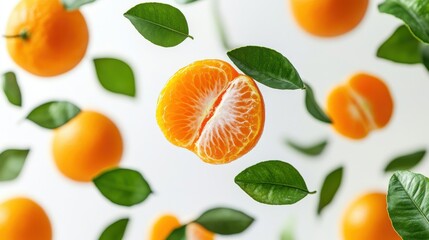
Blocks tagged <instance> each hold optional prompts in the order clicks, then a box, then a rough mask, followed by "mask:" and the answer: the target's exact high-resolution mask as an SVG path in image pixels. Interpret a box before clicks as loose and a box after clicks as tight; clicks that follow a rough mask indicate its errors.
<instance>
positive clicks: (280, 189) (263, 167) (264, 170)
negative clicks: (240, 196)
mask: <svg viewBox="0 0 429 240" xmlns="http://www.w3.org/2000/svg"><path fill="white" fill-rule="evenodd" d="M235 183H236V184H237V185H238V186H240V187H241V189H243V190H244V191H245V192H246V193H247V194H248V195H249V196H250V197H252V198H253V199H254V200H256V201H258V202H260V203H265V204H271V205H287V204H294V203H296V202H298V201H299V200H301V199H303V198H304V197H305V196H307V195H308V194H313V193H315V192H309V191H308V189H307V185H306V184H305V181H304V179H303V178H302V176H301V174H299V172H298V171H297V170H296V169H295V168H294V167H293V166H292V165H290V164H289V163H286V162H282V161H278V160H272V161H266V162H261V163H258V164H256V165H254V166H251V167H249V168H247V169H245V170H244V171H242V172H241V173H240V174H238V175H237V176H236V177H235Z"/></svg>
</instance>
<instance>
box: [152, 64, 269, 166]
mask: <svg viewBox="0 0 429 240" xmlns="http://www.w3.org/2000/svg"><path fill="white" fill-rule="evenodd" d="M157 121H158V125H159V126H160V128H161V129H162V131H163V133H164V135H165V136H166V138H167V139H168V140H169V141H170V142H171V143H173V144H175V145H177V146H180V147H184V148H187V149H189V150H191V151H193V152H194V153H196V154H197V155H198V156H199V157H200V158H201V159H202V160H203V161H205V162H208V163H213V164H221V163H227V162H230V161H232V160H235V159H237V158H238V157H240V156H242V155H243V154H245V153H246V152H247V151H249V150H250V149H251V148H252V147H253V146H254V145H255V144H256V142H257V141H258V139H259V137H260V135H261V133H262V128H263V124H264V104H263V99H262V96H261V94H260V92H259V89H258V88H257V86H256V84H255V83H254V81H253V80H252V79H251V78H249V77H246V76H239V75H238V73H237V72H236V71H235V69H234V68H232V67H231V66H230V65H229V64H228V63H226V62H223V61H220V60H204V61H199V62H195V63H193V64H191V65H189V66H187V67H185V68H183V69H181V70H180V71H179V72H177V73H176V74H175V75H174V76H173V77H172V78H171V79H170V80H169V82H168V83H167V85H166V87H165V88H164V89H163V91H162V93H161V95H160V98H159V100H158V108H157Z"/></svg>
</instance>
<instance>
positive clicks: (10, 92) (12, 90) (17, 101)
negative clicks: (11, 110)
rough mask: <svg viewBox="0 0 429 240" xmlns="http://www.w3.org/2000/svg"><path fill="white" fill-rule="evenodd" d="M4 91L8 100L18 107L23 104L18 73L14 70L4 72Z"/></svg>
mask: <svg viewBox="0 0 429 240" xmlns="http://www.w3.org/2000/svg"><path fill="white" fill-rule="evenodd" d="M2 78H3V92H4V94H5V95H6V98H7V100H8V101H9V102H10V103H11V104H13V105H15V106H18V107H21V106H22V97H21V90H20V89H19V85H18V81H17V80H16V75H15V73H13V72H7V73H5V74H3V77H2Z"/></svg>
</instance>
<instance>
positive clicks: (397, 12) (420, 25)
mask: <svg viewBox="0 0 429 240" xmlns="http://www.w3.org/2000/svg"><path fill="white" fill-rule="evenodd" d="M428 6H429V0H385V1H384V2H383V3H381V4H380V5H378V10H379V11H380V12H382V13H388V14H391V15H393V16H395V17H397V18H399V19H401V20H402V21H403V22H404V23H405V24H406V25H407V26H408V27H409V28H410V30H411V32H412V33H413V34H414V35H415V36H416V37H417V38H419V39H420V40H421V41H422V42H425V43H429V11H428Z"/></svg>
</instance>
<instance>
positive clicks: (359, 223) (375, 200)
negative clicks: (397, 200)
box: [342, 193, 401, 240]
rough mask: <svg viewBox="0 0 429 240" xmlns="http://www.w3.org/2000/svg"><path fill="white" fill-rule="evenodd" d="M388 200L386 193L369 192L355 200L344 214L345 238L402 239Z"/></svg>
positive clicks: (360, 239) (343, 231)
mask: <svg viewBox="0 0 429 240" xmlns="http://www.w3.org/2000/svg"><path fill="white" fill-rule="evenodd" d="M386 201H387V200H386V194H384V193H367V194H365V195H363V196H361V197H359V198H357V199H356V200H354V201H353V202H352V203H351V204H350V205H349V206H348V207H347V209H346V211H345V213H344V215H343V219H342V234H343V240H363V239H365V240H401V237H399V235H398V234H397V233H396V232H395V230H394V229H393V226H392V223H391V222H390V218H389V215H388V213H387V202H386Z"/></svg>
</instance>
